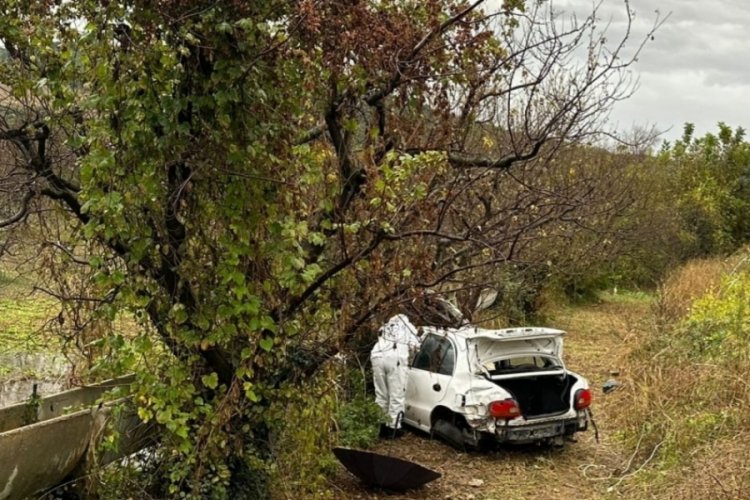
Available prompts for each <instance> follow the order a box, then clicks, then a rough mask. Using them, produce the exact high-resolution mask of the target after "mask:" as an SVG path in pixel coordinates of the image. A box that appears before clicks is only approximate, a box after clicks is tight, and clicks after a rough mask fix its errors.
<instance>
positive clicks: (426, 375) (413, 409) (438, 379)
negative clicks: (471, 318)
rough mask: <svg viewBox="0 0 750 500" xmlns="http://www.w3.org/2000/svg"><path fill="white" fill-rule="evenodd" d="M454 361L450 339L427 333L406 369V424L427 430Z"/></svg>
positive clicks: (451, 374)
mask: <svg viewBox="0 0 750 500" xmlns="http://www.w3.org/2000/svg"><path fill="white" fill-rule="evenodd" d="M455 364H456V349H455V347H454V346H453V343H452V342H451V341H450V339H448V338H447V337H446V336H443V335H437V334H429V335H427V337H426V338H425V339H424V341H423V342H422V345H421V347H420V350H419V353H418V354H417V356H416V357H415V358H414V362H413V363H412V366H411V368H410V369H409V378H408V381H407V384H406V405H405V409H404V419H405V421H406V422H407V423H408V424H410V425H412V426H415V427H418V428H420V429H422V430H425V431H429V430H430V415H431V413H432V410H433V409H434V408H435V406H437V405H438V404H439V403H440V402H441V401H442V400H443V398H444V397H445V394H446V391H447V390H448V386H449V385H450V382H451V379H452V378H453V370H454V367H455Z"/></svg>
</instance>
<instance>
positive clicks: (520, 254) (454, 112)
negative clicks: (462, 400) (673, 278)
mask: <svg viewBox="0 0 750 500" xmlns="http://www.w3.org/2000/svg"><path fill="white" fill-rule="evenodd" d="M483 3H484V2H483V1H482V0H477V1H473V2H460V1H453V0H443V1H422V0H419V1H400V0H393V1H390V0H388V1H378V2H375V1H364V0H362V1H358V0H319V1H316V0H304V1H299V2H291V1H285V0H267V1H258V2H242V1H239V0H235V1H219V2H215V1H212V2H201V1H187V0H165V1H161V2H145V1H140V0H131V1H110V2H96V1H88V0H84V1H79V2H57V3H53V2H48V1H41V0H40V1H32V2H29V1H10V0H9V1H6V2H3V3H2V5H1V6H0V40H2V43H3V45H4V48H5V52H6V57H4V58H3V59H2V62H0V85H1V86H0V94H1V95H0V100H1V101H0V102H1V104H0V105H1V108H0V140H2V144H3V146H2V149H1V150H0V154H1V155H2V165H0V176H1V177H0V195H1V196H2V197H3V203H2V211H1V212H0V216H2V217H4V219H3V220H2V221H0V228H3V229H7V228H11V227H17V226H19V224H21V225H23V224H26V227H33V228H34V229H35V230H36V229H40V230H41V231H42V232H43V233H44V234H45V235H46V236H45V238H44V245H43V247H44V253H43V255H46V254H47V253H49V255H51V256H52V257H50V259H51V260H53V261H54V262H55V263H56V265H55V266H47V268H48V270H49V269H54V271H50V272H51V274H52V275H53V277H55V278H57V280H56V281H57V283H58V286H57V288H55V289H52V287H50V290H48V291H49V292H50V293H52V294H55V295H56V296H57V297H58V298H60V299H61V301H62V303H63V306H64V307H63V310H62V312H61V315H60V317H59V321H58V322H57V323H56V328H60V329H62V328H64V329H65V330H66V335H67V338H69V339H74V340H75V342H77V344H78V345H79V346H80V347H81V349H83V350H85V352H86V354H87V356H88V357H89V361H90V363H91V366H92V369H94V370H96V369H98V370H101V369H102V368H101V366H102V364H104V363H110V364H111V365H112V367H114V368H115V369H117V370H131V369H136V370H137V372H138V381H139V383H138V387H137V394H138V397H137V398H136V401H137V403H138V404H139V406H140V409H139V412H140V414H141V416H142V417H143V418H144V419H155V420H156V421H158V422H160V423H162V424H164V425H165V428H166V429H167V430H168V433H167V435H166V437H165V442H166V443H167V444H169V446H170V447H171V448H170V449H173V450H174V452H173V453H172V454H171V455H168V457H170V459H171V460H174V461H175V463H176V464H178V465H177V466H175V467H174V468H173V469H172V472H171V479H172V481H173V486H174V487H175V488H177V487H182V488H184V489H186V490H191V491H192V492H193V493H194V494H200V491H201V490H200V488H201V487H202V485H206V484H210V481H211V480H212V479H216V478H218V479H220V480H221V484H227V483H229V482H231V481H232V480H234V481H235V482H236V481H239V480H240V479H238V478H240V477H241V474H240V472H238V471H240V470H243V469H245V468H246V467H245V465H246V464H247V463H249V462H251V460H250V457H256V456H260V457H261V458H265V457H267V455H263V452H264V450H266V451H267V449H268V432H269V428H270V426H271V424H270V423H269V422H268V419H269V417H268V416H269V414H270V413H269V412H268V411H267V410H268V408H269V407H271V406H272V405H274V404H276V403H278V402H279V401H283V400H284V398H287V397H292V396H291V395H292V394H294V391H292V390H289V389H290V388H293V387H297V386H304V385H305V384H306V382H307V380H308V379H307V376H309V375H310V374H312V373H314V372H315V370H316V369H317V368H318V367H320V366H321V363H322V362H323V361H324V360H325V359H327V358H329V357H330V356H332V355H333V354H335V353H337V352H338V351H339V350H341V349H343V348H346V346H347V345H349V344H351V342H353V341H354V340H356V336H357V334H358V333H360V332H363V331H367V327H368V326H371V325H372V322H373V321H375V320H378V319H382V318H383V317H384V315H385V314H387V313H390V312H392V311H393V310H395V309H397V308H399V307H405V306H407V305H408V304H413V303H417V304H422V303H424V302H425V301H426V300H427V299H428V298H429V297H428V295H429V294H430V293H435V292H445V291H451V292H455V291H456V290H459V289H461V290H474V291H478V290H480V289H481V288H482V287H484V286H486V285H487V284H488V283H490V284H491V283H492V281H493V276H494V275H495V274H496V273H497V272H498V270H499V269H501V268H503V266H507V265H509V264H510V265H512V264H515V263H519V265H526V264H527V262H525V260H524V259H526V256H531V255H534V254H533V253H526V249H528V248H532V247H533V245H531V244H530V242H532V241H538V240H540V239H544V238H554V237H564V236H565V235H567V234H569V233H570V231H571V230H572V228H584V229H585V224H584V223H583V222H582V221H583V220H584V219H585V218H586V217H598V218H603V217H605V216H604V215H602V214H603V213H604V212H608V211H611V210H615V211H617V210H620V209H621V208H622V206H623V203H627V200H626V199H625V198H622V200H621V201H617V200H616V199H615V200H612V199H608V198H607V196H608V195H607V194H606V193H604V194H603V193H601V192H599V191H597V189H596V188H595V184H594V183H592V182H591V179H590V178H585V177H583V178H582V177H580V176H579V177H575V176H570V175H568V174H566V172H568V173H570V170H569V168H568V167H566V166H562V167H561V166H560V163H561V162H560V161H558V162H557V163H556V159H558V160H559V158H561V156H560V154H561V152H563V151H565V150H566V149H567V148H570V147H571V146H575V145H576V144H580V143H586V142H589V141H592V140H593V139H594V138H595V136H596V134H597V133H599V132H600V131H601V130H602V129H601V127H602V124H603V120H604V119H605V118H606V115H607V113H608V112H609V110H610V109H611V106H612V105H613V104H614V103H615V102H617V101H618V100H620V99H624V98H626V97H628V96H629V95H630V93H631V92H632V90H633V83H634V82H633V80H632V78H631V76H630V73H629V67H630V66H631V64H632V63H633V61H634V60H635V57H636V56H637V55H638V53H639V51H640V50H641V48H642V46H643V43H644V42H645V40H646V39H648V38H649V37H650V33H649V34H648V35H647V36H646V37H645V38H644V39H643V41H636V42H635V44H634V46H633V47H632V49H631V50H630V52H628V53H626V46H627V42H628V41H629V39H630V19H631V12H630V10H629V6H628V5H627V3H626V6H625V9H626V13H627V14H628V23H627V29H626V31H625V32H623V33H622V34H621V35H622V36H621V39H620V40H617V41H615V42H614V43H612V41H611V40H610V41H607V39H606V38H605V33H603V32H602V31H600V30H599V29H598V27H597V22H598V19H597V12H595V11H594V12H592V13H591V15H590V16H589V17H586V18H583V19H579V20H575V19H574V18H566V17H564V16H561V15H559V14H558V13H556V12H555V11H554V10H552V9H551V7H549V6H548V5H547V4H546V3H545V2H528V3H526V2H523V1H520V0H506V1H505V2H503V3H502V5H497V4H495V5H496V7H495V8H493V9H484V10H483V5H482V4H483ZM561 168H562V169H561ZM604 175H606V173H604ZM545 176H549V177H545ZM544 179H547V180H544ZM44 231H46V232H44ZM603 239H604V238H602V240H603ZM9 241H10V236H7V237H6V242H9ZM8 244H9V243H8ZM535 258H536V257H535ZM45 262H46V261H45ZM61 266H62V267H61ZM126 312H128V313H132V315H133V316H134V317H135V318H136V321H137V322H138V325H139V328H138V329H137V333H133V332H132V330H130V333H127V334H121V333H120V332H118V331H117V330H116V329H114V330H113V329H112V327H111V326H107V327H106V328H103V327H102V325H104V324H105V323H106V321H107V320H112V319H115V318H118V317H122V316H123V315H124V313H126ZM71 327H72V329H71ZM256 453H259V454H260V455H255V454H256ZM238 464H245V465H238ZM214 488H215V487H214ZM212 491H219V490H216V489H214V490H212Z"/></svg>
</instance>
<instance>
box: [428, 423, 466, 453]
mask: <svg viewBox="0 0 750 500" xmlns="http://www.w3.org/2000/svg"><path fill="white" fill-rule="evenodd" d="M452 420H453V419H451V420H448V419H446V418H444V417H438V418H437V419H436V420H435V423H434V424H432V434H433V436H437V437H439V438H440V439H442V440H443V441H445V442H446V443H448V444H449V445H451V446H453V447H454V448H456V449H457V450H460V451H466V442H465V440H464V434H463V430H461V428H460V427H459V426H458V425H456V424H455V423H454V422H453V421H452Z"/></svg>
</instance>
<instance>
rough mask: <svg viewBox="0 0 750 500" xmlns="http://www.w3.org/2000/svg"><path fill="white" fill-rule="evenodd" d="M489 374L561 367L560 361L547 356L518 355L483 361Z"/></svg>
mask: <svg viewBox="0 0 750 500" xmlns="http://www.w3.org/2000/svg"><path fill="white" fill-rule="evenodd" d="M483 366H484V368H485V369H486V370H487V371H488V372H489V374H490V375H505V374H508V373H522V372H533V371H546V370H555V369H559V368H562V367H561V366H560V363H559V362H557V361H556V360H555V359H554V358H550V357H548V356H518V357H514V358H507V359H499V360H496V361H488V362H485V363H483Z"/></svg>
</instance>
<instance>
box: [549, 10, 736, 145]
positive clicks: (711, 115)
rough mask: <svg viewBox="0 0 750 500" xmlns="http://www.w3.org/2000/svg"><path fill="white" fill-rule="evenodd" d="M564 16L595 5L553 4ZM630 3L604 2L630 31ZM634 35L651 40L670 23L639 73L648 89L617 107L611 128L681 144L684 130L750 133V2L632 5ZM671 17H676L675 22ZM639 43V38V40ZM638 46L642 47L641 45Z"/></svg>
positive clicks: (605, 15) (607, 13) (604, 13)
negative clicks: (720, 127)
mask: <svg viewBox="0 0 750 500" xmlns="http://www.w3.org/2000/svg"><path fill="white" fill-rule="evenodd" d="M552 3H553V5H554V6H555V8H556V10H566V11H575V12H579V13H583V12H590V11H591V8H592V5H593V3H592V1H591V0H553V2H552ZM624 5H625V2H624V0H603V1H602V6H601V10H600V14H601V15H600V17H601V18H602V21H608V20H610V19H611V20H612V28H613V29H614V31H616V30H617V28H618V26H619V27H622V25H623V23H624V21H625V19H626V16H625V7H624ZM630 7H631V10H634V11H635V12H636V16H635V21H634V23H635V24H634V30H635V32H636V35H644V34H645V33H646V32H648V30H649V29H650V28H651V27H652V26H653V24H654V20H655V19H656V16H657V14H656V13H655V10H656V9H658V11H659V12H660V13H661V16H662V18H664V17H665V16H667V15H668V14H669V18H668V19H667V21H666V22H665V23H664V24H663V25H662V26H661V28H659V30H658V31H657V32H656V34H655V38H654V40H653V41H652V42H650V43H649V44H648V45H647V46H646V48H645V49H644V51H643V53H642V54H641V56H640V58H639V62H638V63H637V64H636V66H635V67H634V69H635V71H636V72H637V73H638V74H639V75H640V86H639V88H638V90H637V91H636V93H635V95H634V96H633V97H631V98H630V99H629V100H627V101H624V102H621V103H619V104H618V105H617V107H616V108H615V109H614V111H613V113H612V115H611V121H612V122H615V123H617V124H618V125H619V128H620V129H621V130H623V129H624V130H627V129H630V128H632V127H633V125H649V124H655V125H657V126H658V127H659V128H660V129H668V128H669V127H671V130H670V131H668V132H667V133H666V134H665V136H664V138H666V139H669V140H671V139H674V138H676V137H679V136H680V135H681V133H682V128H683V124H684V123H685V122H692V123H694V124H695V126H696V133H697V134H698V135H703V134H704V133H706V132H714V131H716V130H717V127H716V124H717V123H718V122H720V121H723V122H725V123H727V124H728V125H730V126H732V127H733V128H734V127H737V126H742V127H744V128H746V129H747V128H750V1H748V0H715V1H712V2H705V1H698V0H631V2H630ZM670 13H671V14H670ZM636 38H637V36H636ZM634 42H635V39H634Z"/></svg>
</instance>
